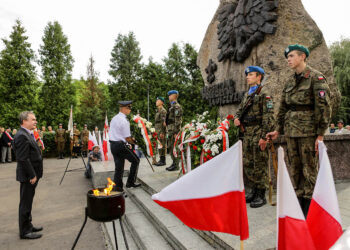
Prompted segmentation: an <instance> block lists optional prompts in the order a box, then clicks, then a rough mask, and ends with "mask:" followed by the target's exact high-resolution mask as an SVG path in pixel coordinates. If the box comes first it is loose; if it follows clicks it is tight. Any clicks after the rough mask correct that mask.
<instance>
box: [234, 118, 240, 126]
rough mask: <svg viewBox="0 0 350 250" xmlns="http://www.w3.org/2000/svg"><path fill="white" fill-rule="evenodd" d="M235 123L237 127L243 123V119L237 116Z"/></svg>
mask: <svg viewBox="0 0 350 250" xmlns="http://www.w3.org/2000/svg"><path fill="white" fill-rule="evenodd" d="M233 123H234V124H235V126H236V127H238V126H240V125H241V121H240V120H239V119H238V118H236V119H235V120H234V122H233Z"/></svg>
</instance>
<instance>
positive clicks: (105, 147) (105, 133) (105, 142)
mask: <svg viewBox="0 0 350 250" xmlns="http://www.w3.org/2000/svg"><path fill="white" fill-rule="evenodd" d="M108 132H109V126H108V118H107V113H106V118H105V125H104V129H103V137H102V139H103V144H102V146H103V154H104V158H105V161H108V158H109V157H108V156H109V154H108V151H109V148H108V144H109V136H108Z"/></svg>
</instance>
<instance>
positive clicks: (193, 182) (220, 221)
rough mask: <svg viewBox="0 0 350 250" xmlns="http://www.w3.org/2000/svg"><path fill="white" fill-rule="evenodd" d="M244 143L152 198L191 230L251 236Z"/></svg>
mask: <svg viewBox="0 0 350 250" xmlns="http://www.w3.org/2000/svg"><path fill="white" fill-rule="evenodd" d="M242 165H243V162H242V142H241V141H238V142H237V143H236V144H235V145H233V146H232V147H231V148H230V149H228V150H226V151H225V152H223V153H221V154H220V155H218V156H217V157H215V158H213V159H212V160H210V161H207V162H206V163H204V164H203V165H201V166H200V167H198V168H196V169H194V170H192V171H191V172H189V173H188V174H186V175H184V176H183V177H181V178H180V179H178V180H177V181H175V182H173V183H172V184H170V185H169V186H167V187H165V188H164V189H163V190H162V191H160V192H159V193H157V194H154V195H153V196H152V199H153V200H154V201H155V202H156V203H158V204H159V205H161V206H163V207H165V208H167V209H169V210H170V211H171V212H172V213H173V214H175V215H176V216H177V217H178V218H179V219H180V220H181V221H182V222H183V223H184V224H186V225H187V226H189V227H191V228H195V229H199V230H206V231H216V232H224V233H229V234H233V235H240V238H241V240H245V239H247V238H248V237H249V230H248V217H247V208H246V203H245V194H244V183H243V167H242Z"/></svg>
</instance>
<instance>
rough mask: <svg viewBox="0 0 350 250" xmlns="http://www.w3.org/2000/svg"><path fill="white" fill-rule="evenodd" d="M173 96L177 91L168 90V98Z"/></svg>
mask: <svg viewBox="0 0 350 250" xmlns="http://www.w3.org/2000/svg"><path fill="white" fill-rule="evenodd" d="M173 94H177V95H178V94H179V91H177V90H170V91H169V92H168V96H169V95H173Z"/></svg>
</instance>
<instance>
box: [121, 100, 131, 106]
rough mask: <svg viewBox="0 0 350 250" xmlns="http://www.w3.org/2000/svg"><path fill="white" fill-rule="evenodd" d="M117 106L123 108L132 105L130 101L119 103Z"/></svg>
mask: <svg viewBox="0 0 350 250" xmlns="http://www.w3.org/2000/svg"><path fill="white" fill-rule="evenodd" d="M118 103H119V106H121V107H124V106H128V105H130V104H132V101H119V102H118Z"/></svg>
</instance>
